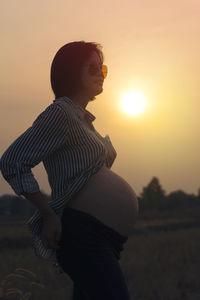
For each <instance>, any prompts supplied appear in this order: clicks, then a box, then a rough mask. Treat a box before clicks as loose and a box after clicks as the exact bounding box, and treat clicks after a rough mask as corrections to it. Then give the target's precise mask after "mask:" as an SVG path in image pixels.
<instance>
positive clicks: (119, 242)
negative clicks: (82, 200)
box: [62, 206, 128, 250]
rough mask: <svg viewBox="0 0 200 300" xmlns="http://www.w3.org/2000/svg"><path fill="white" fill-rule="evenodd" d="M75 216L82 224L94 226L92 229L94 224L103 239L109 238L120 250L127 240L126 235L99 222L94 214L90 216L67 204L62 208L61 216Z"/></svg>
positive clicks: (70, 217)
mask: <svg viewBox="0 0 200 300" xmlns="http://www.w3.org/2000/svg"><path fill="white" fill-rule="evenodd" d="M76 217H78V218H79V220H82V221H83V222H84V224H88V225H89V227H91V228H94V230H95V224H96V225H97V227H98V230H100V231H102V233H103V236H104V238H105V239H107V240H110V241H111V242H112V244H114V245H116V246H118V247H119V248H120V249H121V250H122V249H123V244H124V243H125V242H126V241H127V240H128V237H127V236H125V235H122V234H121V233H119V232H118V231H116V230H115V229H113V228H111V227H110V226H108V225H107V224H104V223H103V222H101V221H100V220H99V219H97V218H96V217H95V216H92V215H90V214H88V213H86V212H84V211H80V210H77V209H74V208H72V207H69V206H67V207H65V208H64V210H63V215H62V218H65V220H66V221H67V220H69V221H70V219H74V220H75V218H76Z"/></svg>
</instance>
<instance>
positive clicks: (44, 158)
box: [0, 96, 117, 273]
mask: <svg viewBox="0 0 200 300" xmlns="http://www.w3.org/2000/svg"><path fill="white" fill-rule="evenodd" d="M95 119H96V117H95V116H94V115H93V114H92V113H90V112H89V111H88V110H86V109H84V108H82V107H81V106H80V105H79V104H78V103H76V102H75V101H73V100H71V99H70V98H68V97H65V96H64V97H60V98H57V99H55V100H53V103H51V104H50V105H49V106H47V108H46V109H45V110H44V111H43V112H42V113H40V114H39V115H38V117H37V118H36V119H35V121H34V122H33V124H32V126H31V127H29V128H28V129H27V130H26V131H25V132H24V133H23V134H22V135H20V136H19V137H18V138H17V139H16V140H15V141H14V142H13V143H12V144H11V145H10V146H9V148H8V149H7V150H6V151H5V152H4V153H3V155H2V157H1V160H0V169H1V172H2V175H3V177H4V179H5V180H6V181H7V182H8V183H9V184H10V186H11V187H12V189H13V190H14V192H15V193H16V194H17V195H18V196H20V195H22V193H23V192H26V193H34V192H40V188H39V185H38V182H37V181H36V179H35V178H34V175H33V173H32V171H31V169H32V168H33V167H35V166H36V165H38V164H39V163H40V162H42V163H43V165H44V168H45V170H46V172H47V175H48V182H49V185H50V188H51V200H50V201H49V205H50V207H51V208H52V209H53V210H54V211H55V213H56V214H57V215H58V216H60V217H61V216H62V212H63V209H64V206H65V204H66V203H67V202H68V201H69V200H70V198H71V197H72V196H73V195H74V194H75V193H77V192H78V191H79V190H80V189H81V188H83V186H84V185H85V184H86V183H87V181H88V180H89V179H90V177H91V176H92V175H93V174H95V173H96V172H98V171H99V170H100V168H101V167H102V166H103V165H104V164H105V165H106V166H107V167H108V168H111V166H112V164H113V162H114V160H115V158H116V156H117V153H116V151H115V149H114V147H113V145H112V143H111V140H110V138H109V136H108V135H106V136H105V137H102V136H101V135H100V134H99V133H98V132H97V131H96V130H95V128H94V126H93V124H92V122H93V121H94V120H95ZM27 225H28V228H29V230H30V232H31V233H32V239H33V249H34V252H35V255H36V256H37V257H39V258H42V259H46V260H49V261H52V262H53V264H54V265H56V266H57V267H58V269H59V272H60V273H62V272H63V269H62V267H61V266H60V265H59V263H58V261H57V259H56V250H55V249H48V248H46V247H45V246H44V245H43V243H42V241H41V240H40V233H41V229H42V215H41V213H40V211H39V210H38V209H36V211H35V213H34V214H33V216H32V217H31V218H30V219H29V220H28V221H27Z"/></svg>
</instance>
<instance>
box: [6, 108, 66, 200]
mask: <svg viewBox="0 0 200 300" xmlns="http://www.w3.org/2000/svg"><path fill="white" fill-rule="evenodd" d="M68 128H69V126H68V118H67V115H66V112H65V111H64V110H63V109H62V108H61V107H59V106H58V105H55V104H51V105H49V106H48V107H47V108H46V109H45V110H44V111H43V112H42V113H41V114H40V115H39V116H38V117H37V118H36V120H35V121H34V122H33V124H32V126H31V127H29V128H28V129H27V130H26V131H25V132H24V133H23V134H22V135H20V136H19V137H18V138H17V139H16V140H15V141H14V142H13V143H12V144H11V145H10V146H9V148H8V149H7V150H6V151H5V152H4V153H3V155H2V157H1V160H0V169H1V172H2V175H3V178H4V179H5V180H6V181H7V182H8V183H9V184H10V186H11V187H12V189H13V190H14V192H15V193H16V194H17V195H18V196H20V195H21V194H22V193H23V192H27V193H34V192H39V191H40V188H39V185H38V182H37V181H36V179H35V178H34V175H33V173H32V171H31V168H33V167H35V166H36V165H37V164H39V163H40V162H41V161H43V160H44V159H45V158H46V157H47V156H48V155H51V154H52V153H53V152H54V151H56V150H57V149H58V148H59V147H61V146H62V145H63V144H65V143H66V142H67V139H68Z"/></svg>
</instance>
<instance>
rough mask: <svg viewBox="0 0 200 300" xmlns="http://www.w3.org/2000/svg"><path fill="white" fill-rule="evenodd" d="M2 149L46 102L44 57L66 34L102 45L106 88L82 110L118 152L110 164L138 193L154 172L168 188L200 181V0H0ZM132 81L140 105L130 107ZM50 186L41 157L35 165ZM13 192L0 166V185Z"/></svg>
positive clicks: (190, 188) (49, 97) (189, 187)
mask: <svg viewBox="0 0 200 300" xmlns="http://www.w3.org/2000/svg"><path fill="white" fill-rule="evenodd" d="M0 23H1V24H0V31H1V34H0V36H1V51H0V63H1V72H0V74H1V75H0V76H1V80H0V94H1V95H0V120H1V126H0V136H1V143H0V156H2V154H3V152H4V151H5V150H6V149H7V148H8V146H9V145H10V144H11V143H12V142H13V141H14V140H15V139H16V138H17V137H18V136H19V135H21V134H22V133H23V132H24V131H25V130H26V129H27V128H28V127H29V126H31V125H32V123H33V121H34V120H35V118H36V117H37V115H38V114H40V113H41V112H42V111H43V110H44V109H45V108H46V107H47V106H48V105H49V104H51V103H52V101H53V99H54V98H53V97H54V96H53V93H52V91H51V87H50V79H49V73H50V65H51V61H52V59H53V57H54V55H55V53H56V52H57V50H58V49H59V48H60V47H61V46H62V45H64V44H66V43H68V42H71V41H76V40H77V41H78V40H84V41H90V42H97V43H100V44H101V45H102V46H103V49H102V50H103V52H104V56H105V64H107V65H108V76H107V78H106V79H105V82H104V91H103V93H102V94H100V95H98V96H97V97H96V100H95V101H93V102H90V103H89V104H88V105H87V107H86V109H88V110H89V111H91V112H92V113H93V114H94V115H95V116H96V120H95V121H94V126H95V128H96V130H97V131H99V133H100V134H101V135H103V136H104V135H106V134H109V136H110V138H111V141H112V143H113V146H114V147H115V149H116V151H117V158H116V160H115V162H114V164H113V166H112V168H111V169H112V170H113V171H114V172H116V173H117V174H119V175H120V176H122V177H123V178H124V179H125V180H127V182H128V183H129V184H130V185H131V186H132V187H133V189H134V190H135V191H136V193H137V194H138V195H139V194H140V193H141V191H142V188H143V187H144V186H146V185H147V184H148V183H149V181H150V180H151V179H152V177H153V176H156V177H158V178H159V179H160V182H161V184H162V187H163V188H164V190H165V191H166V193H170V192H172V191H175V190H178V189H182V190H183V191H185V192H187V193H195V194H197V191H198V189H199V187H200V84H199V80H200V1H199V0H168V1H161V0H138V1H131V0H123V1H122V0H120V1H117V0H109V1H108V0H101V1H92V0H85V1H80V0H79V1H76V0H73V1H72V0H68V1H66V0H65V1H60V0H57V1H55V0H54V1H52V0H42V1H41V0H34V1H29V0H26V1H25V0H17V1H16V0H7V1H1V3H0ZM132 90H139V91H140V92H141V93H143V94H144V95H145V97H146V99H147V105H146V108H145V110H144V112H143V113H141V114H140V115H138V116H130V115H127V114H126V113H125V112H124V111H123V110H122V108H121V107H120V99H121V97H122V96H123V94H124V93H126V92H128V91H132ZM32 171H33V173H34V175H35V178H36V179H37V181H38V183H39V186H40V188H41V190H43V191H45V192H46V193H50V187H49V184H48V180H47V175H46V173H45V170H44V168H43V165H42V163H40V164H39V165H37V166H36V167H35V168H34V169H32ZM5 193H8V194H13V195H14V191H13V190H12V189H11V187H10V186H9V185H8V183H7V182H6V181H5V180H4V179H3V177H2V175H0V194H1V195H3V194H5Z"/></svg>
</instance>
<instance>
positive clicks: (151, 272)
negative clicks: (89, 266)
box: [0, 213, 200, 300]
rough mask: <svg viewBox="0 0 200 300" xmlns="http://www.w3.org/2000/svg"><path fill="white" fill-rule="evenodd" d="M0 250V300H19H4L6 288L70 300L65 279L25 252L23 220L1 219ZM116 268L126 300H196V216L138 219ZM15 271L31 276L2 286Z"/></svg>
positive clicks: (199, 282) (199, 279)
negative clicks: (119, 269)
mask: <svg viewBox="0 0 200 300" xmlns="http://www.w3.org/2000/svg"><path fill="white" fill-rule="evenodd" d="M0 245H1V247H0V266H1V270H0V282H1V288H2V287H3V286H4V290H2V289H1V290H0V291H1V292H4V297H3V295H1V297H0V299H12V300H14V299H21V298H20V297H18V298H17V297H15V298H6V297H5V292H6V291H7V292H8V290H9V289H10V290H9V291H10V295H12V290H11V288H18V289H19V290H21V291H22V292H23V294H24V295H25V294H26V298H25V297H24V299H27V300H28V299H32V300H34V299H37V300H47V299H48V300H54V299H59V300H67V299H69V300H70V299H72V298H71V297H72V286H73V284H72V281H71V279H70V278H69V276H68V275H66V274H61V275H57V274H56V273H55V270H54V268H53V266H52V265H51V264H50V263H49V262H47V261H44V260H40V259H38V258H36V257H35V255H34V253H33V250H32V249H31V247H30V245H31V237H30V233H29V232H28V228H27V227H26V225H25V224H24V222H23V221H19V220H8V219H6V218H5V219H4V220H3V221H2V222H1V226H0ZM120 265H121V267H122V271H123V273H124V276H125V279H126V281H127V285H128V289H129V292H130V295H131V300H136V299H137V300H186V299H188V300H199V299H200V225H199V221H198V218H197V214H196V213H194V215H192V214H189V213H188V214H187V215H184V216H183V215H182V216H178V217H177V218H176V217H175V215H174V216H171V215H170V216H167V215H162V216H157V218H155V216H153V214H151V215H146V216H143V217H140V218H138V222H137V225H136V227H135V231H134V232H133V234H132V235H131V236H129V239H128V242H127V243H126V244H125V247H124V251H123V252H122V254H121V260H120ZM16 268H24V269H27V270H29V271H31V272H33V273H34V274H35V275H34V274H31V273H30V274H28V273H26V276H24V279H23V278H22V277H21V278H20V276H19V278H12V275H11V276H10V277H11V278H10V282H7V286H6V283H5V282H6V280H5V278H6V276H8V275H9V274H12V273H13V272H14V273H16V271H15V270H16ZM13 277H14V276H13ZM25 277H26V279H25ZM11 279H12V281H11ZM22 279H23V280H22ZM31 282H32V284H31V285H30V283H31ZM34 282H35V284H34ZM38 283H40V284H41V286H40V285H39V284H38ZM16 293H17V292H16ZM18 293H19V291H18ZM28 293H32V296H31V295H30V294H28ZM13 295H14V291H13ZM19 295H20V293H19ZM30 296H31V297H30Z"/></svg>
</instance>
